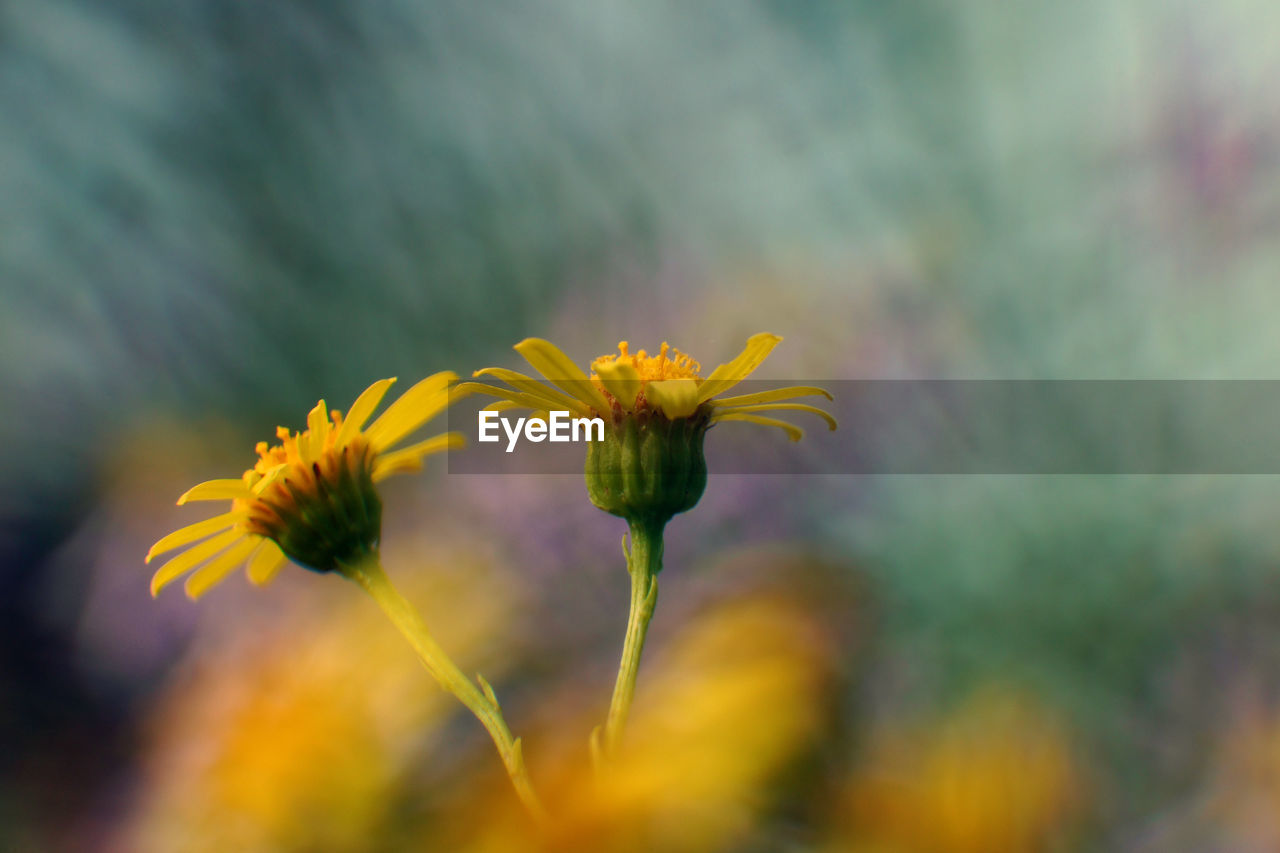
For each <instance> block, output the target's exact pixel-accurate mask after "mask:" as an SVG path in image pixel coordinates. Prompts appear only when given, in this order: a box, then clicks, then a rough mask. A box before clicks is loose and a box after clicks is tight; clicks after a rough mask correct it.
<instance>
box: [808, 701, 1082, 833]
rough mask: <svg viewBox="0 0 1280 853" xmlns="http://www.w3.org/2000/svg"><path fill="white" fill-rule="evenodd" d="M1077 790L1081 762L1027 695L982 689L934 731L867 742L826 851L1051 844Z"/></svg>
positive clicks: (1065, 820) (1064, 823) (901, 733)
mask: <svg viewBox="0 0 1280 853" xmlns="http://www.w3.org/2000/svg"><path fill="white" fill-rule="evenodd" d="M1079 793H1080V773H1079V768H1078V766H1077V764H1076V762H1075V760H1074V759H1073V757H1072V753H1071V749H1070V746H1069V744H1068V741H1067V739H1066V736H1065V733H1064V731H1063V729H1062V728H1061V727H1060V726H1059V724H1058V723H1057V722H1056V721H1055V720H1054V719H1053V718H1052V717H1051V716H1049V715H1048V714H1046V713H1045V712H1043V711H1042V710H1040V709H1038V708H1037V707H1036V706H1035V705H1033V704H1031V703H1029V702H1027V701H1025V700H1021V699H1019V698H1015V697H1013V696H1011V695H1008V694H1005V693H1002V692H990V693H983V694H980V695H978V696H976V697H975V698H973V699H971V700H970V701H969V702H968V703H967V704H966V705H965V706H964V707H962V708H961V709H960V710H959V711H958V712H957V713H955V714H954V715H953V716H952V717H951V718H949V719H947V720H944V721H943V723H942V724H941V726H939V727H938V728H936V729H934V730H916V731H899V732H894V733H892V734H889V735H887V736H884V737H882V738H880V739H878V740H876V741H875V742H873V744H872V746H871V749H870V755H869V758H868V761H867V767H866V769H865V770H864V771H863V772H861V773H860V774H859V775H858V777H857V778H856V779H855V781H854V783H853V786H852V790H851V792H850V796H849V799H848V801H847V802H848V806H849V808H848V811H847V813H846V817H847V819H848V820H849V822H850V825H849V826H847V827H845V828H844V829H845V833H844V834H843V835H842V837H841V839H840V840H838V841H837V842H836V843H835V844H834V845H833V846H832V847H831V848H830V849H831V850H832V851H837V850H839V851H845V850H848V851H865V852H866V853H1032V851H1038V850H1047V849H1053V848H1051V843H1053V842H1056V841H1059V840H1060V834H1061V832H1062V831H1063V830H1064V829H1065V828H1066V827H1067V826H1068V820H1069V818H1070V817H1071V816H1072V812H1073V810H1074V808H1075V806H1076V805H1077V800H1078V795H1079Z"/></svg>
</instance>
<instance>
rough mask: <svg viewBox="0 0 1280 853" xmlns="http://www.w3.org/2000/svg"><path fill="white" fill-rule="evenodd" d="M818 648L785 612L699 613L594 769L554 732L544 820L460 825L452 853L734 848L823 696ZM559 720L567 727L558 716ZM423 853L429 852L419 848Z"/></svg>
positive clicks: (784, 608)
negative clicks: (537, 827)
mask: <svg viewBox="0 0 1280 853" xmlns="http://www.w3.org/2000/svg"><path fill="white" fill-rule="evenodd" d="M827 643H828V639H827V637H826V635H825V634H823V632H821V631H820V630H818V628H817V626H816V625H815V624H814V622H813V620H812V618H811V616H810V615H809V614H808V613H807V612H806V611H805V609H804V608H802V607H801V606H799V605H798V604H797V602H795V601H790V600H787V599H785V598H782V597H779V596H773V595H753V596H744V597H742V598H739V599H737V600H733V601H729V602H724V603H722V604H719V605H716V606H715V607H713V608H711V609H709V610H707V611H705V612H703V613H702V614H700V617H699V618H698V619H697V620H695V621H693V622H692V623H691V624H690V626H689V627H688V628H686V629H685V630H684V631H683V632H682V634H681V635H680V636H679V637H677V638H676V639H675V642H674V643H673V644H672V646H671V647H670V648H668V649H666V650H664V653H663V654H662V655H660V656H659V657H658V658H657V659H656V660H655V661H654V666H653V668H652V670H651V671H650V674H649V680H648V682H647V683H646V689H645V692H644V694H643V697H642V699H641V700H639V701H638V702H637V703H636V706H635V712H634V717H633V720H632V726H631V728H630V729H629V730H628V737H627V740H626V741H625V742H624V743H623V744H622V746H621V748H620V749H619V751H618V753H617V754H616V756H615V757H614V759H613V760H612V761H611V762H610V763H609V764H608V765H606V766H605V767H603V768H594V767H592V766H591V764H590V763H588V761H587V760H586V759H587V757H586V756H585V755H583V754H582V753H583V750H582V748H581V746H580V745H579V744H580V742H579V740H578V736H577V735H576V733H574V731H575V729H576V728H577V726H566V727H565V729H564V731H563V732H557V733H550V734H549V735H548V737H549V738H553V737H555V736H556V735H557V734H558V735H559V739H560V743H559V746H558V747H556V746H554V745H553V746H552V747H550V748H551V749H552V750H556V751H559V752H560V753H561V755H562V757H561V760H560V761H559V762H557V766H556V768H555V769H554V770H551V771H544V773H543V777H544V779H543V781H544V783H545V784H544V785H542V786H541V787H542V789H543V790H544V791H545V792H546V794H547V801H548V810H549V812H550V813H551V815H552V819H551V822H550V823H549V824H548V825H547V826H546V827H544V831H543V833H542V834H541V835H539V836H537V837H530V835H529V834H528V833H527V831H525V829H524V825H523V824H522V823H521V822H520V821H519V820H518V819H517V818H518V815H514V816H513V815H510V814H509V815H508V818H507V819H505V820H500V821H494V820H493V819H492V815H493V814H494V813H495V812H497V809H496V808H491V807H486V808H482V809H480V810H479V812H478V814H480V815H488V816H489V817H488V818H486V819H481V818H480V817H477V818H476V819H474V820H473V822H474V823H476V824H477V825H483V827H484V828H483V829H482V832H481V833H480V837H478V838H477V839H475V840H474V841H472V842H470V843H469V844H465V845H459V848H458V849H466V850H471V851H484V853H503V851H508V850H531V851H544V853H550V851H566V853H568V851H579V850H591V851H596V853H628V851H635V853H641V851H651V850H661V851H664V853H680V851H703V850H721V849H735V848H733V844H734V843H735V842H741V841H742V840H743V839H745V838H749V837H750V834H751V832H752V831H753V829H754V828H755V827H756V826H757V822H758V820H759V819H760V817H761V813H762V811H763V810H765V809H766V808H767V807H768V806H769V804H770V793H771V786H770V781H771V780H772V779H773V778H774V777H775V776H776V774H778V773H779V771H780V770H781V769H782V768H783V767H784V766H786V764H787V762H788V761H790V760H792V759H794V758H795V757H796V756H797V755H799V754H800V752H801V750H803V749H805V748H806V747H808V746H810V745H811V744H813V743H814V741H815V739H816V738H817V737H818V734H819V725H820V722H821V718H822V714H823V708H825V707H826V706H827V703H828V691H829V689H830V679H829V676H830V656H831V654H832V652H831V649H830V648H829V647H828V644H827ZM563 716H570V717H571V716H572V715H562V718H563ZM426 849H434V848H432V847H431V845H429V844H428V845H427V846H426Z"/></svg>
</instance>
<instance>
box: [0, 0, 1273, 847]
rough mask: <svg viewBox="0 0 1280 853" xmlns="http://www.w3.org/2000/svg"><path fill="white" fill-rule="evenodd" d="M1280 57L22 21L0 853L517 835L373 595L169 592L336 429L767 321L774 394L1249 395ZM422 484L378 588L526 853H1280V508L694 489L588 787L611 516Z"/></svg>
mask: <svg viewBox="0 0 1280 853" xmlns="http://www.w3.org/2000/svg"><path fill="white" fill-rule="evenodd" d="M1277 26H1280V12H1278V11H1277V9H1276V7H1275V6H1274V4H1273V3H1268V2H1263V1H1262V0H1224V2H1219V3H1214V4H1200V3H1193V2H1190V1H1189V0H1184V2H1177V1H1176V0H1175V2H1156V0H1124V2H1114V0H1108V2H1103V0H1082V2H1077V3H1069V4H1064V3H1051V2H1047V1H1046V2H1039V1H1037V2H1027V3H1019V4H1003V3H995V2H966V3H953V2H943V1H942V0H906V2H899V3H892V4H889V3H880V2H839V1H838V0H829V2H809V3H783V2H773V0H755V1H754V2H736V1H735V2H730V0H710V2H703V3H698V4H678V3H657V4H627V3H621V2H598V3H590V4H587V3H557V2H532V3H528V2H526V3H515V2H501V1H500V2H496V3H487V4H474V3H433V2H407V1H406V0H387V2H380V3H371V4H358V3H340V2H336V1H335V0H325V2H307V3H303V2H293V0H290V1H289V2H283V0H282V2H272V3H249V2H226V0H170V2H168V3H165V4H154V3H144V2H134V0H112V2H103V0H11V2H6V3H3V4H0V107H2V108H3V112H4V114H5V116H6V117H7V118H6V121H5V129H4V131H3V133H0V224H2V227H0V402H2V403H3V410H4V417H3V418H2V419H0V446H3V447H4V452H3V453H2V454H0V848H3V849H6V850H24V851H25V850H39V851H45V850H62V849H68V850H108V851H135V850H137V851H147V850H155V851H177V850H264V851H270V850H284V851H293V850H299V851H300V850H401V849H433V850H510V849H523V848H525V847H527V846H529V845H531V844H533V841H532V840H531V838H530V836H529V834H528V831H527V828H526V827H525V826H524V825H523V824H522V823H521V820H522V819H521V816H520V815H519V813H518V812H517V811H516V810H515V806H514V798H513V797H512V796H511V795H510V791H509V789H508V787H507V782H506V779H505V777H504V776H503V775H502V772H501V768H500V765H499V764H498V762H497V760H496V759H495V757H494V755H493V752H492V747H491V745H490V744H489V743H488V741H487V739H486V737H485V735H484V732H483V731H482V730H481V729H480V727H479V725H478V724H476V722H475V721H474V720H473V719H472V718H470V717H469V716H467V715H466V714H465V713H463V712H461V711H460V710H459V709H458V708H457V707H456V706H455V705H454V704H451V702H450V701H446V700H447V697H444V696H443V695H442V694H441V693H440V691H438V690H437V689H435V688H434V686H433V685H432V684H431V683H430V682H429V681H428V680H427V678H426V677H425V674H424V673H423V672H422V671H421V669H420V667H419V665H418V664H417V662H416V661H415V659H414V658H413V657H412V655H411V654H410V652H409V651H408V649H407V647H405V646H404V644H403V643H402V642H401V640H400V638H399V637H398V636H397V635H395V634H394V632H393V631H392V629H391V628H390V627H389V626H387V625H385V624H384V623H383V622H382V621H380V618H379V614H378V613H377V612H376V610H375V608H374V607H373V605H372V604H370V603H369V602H368V601H367V600H366V599H365V598H364V597H363V596H361V595H360V594H358V592H357V591H356V590H355V588H354V587H351V586H350V585H349V584H346V583H344V582H343V581H341V580H340V579H338V578H334V577H322V576H317V575H313V574H310V573H307V572H304V571H301V570H297V569H292V568H290V569H286V571H284V572H283V573H282V575H281V576H280V577H279V578H278V579H277V581H276V582H274V583H273V584H272V585H271V586H269V587H267V588H265V589H261V590H259V589H254V588H251V587H250V586H249V585H248V584H247V583H246V582H245V581H244V580H243V579H242V577H240V576H236V577H233V578H232V579H230V580H228V581H227V582H225V583H223V584H222V585H220V586H219V587H218V588H217V589H215V590H214V591H213V592H211V593H210V594H209V595H208V596H207V597H206V598H205V599H203V600H202V601H201V602H200V603H199V604H193V603H191V602H190V601H188V600H187V599H186V598H184V597H183V596H182V594H181V593H180V592H178V591H177V590H170V591H167V592H166V593H165V594H163V595H161V596H160V597H159V599H158V600H155V601H153V600H152V599H151V597H150V596H149V594H148V589H147V583H148V578H149V574H150V572H149V570H148V568H147V567H145V566H144V565H143V563H142V558H143V555H144V554H145V553H146V549H147V547H148V546H149V545H150V544H151V543H152V542H153V541H155V540H156V539H158V538H159V537H160V536H162V535H164V534H165V533H167V532H169V531H170V530H173V529H175V528H177V527H179V526H181V525H183V524H186V523H189V522H191V521H195V520H198V518H200V517H203V516H201V515H200V514H199V511H198V508H194V507H188V508H185V509H179V508H176V507H174V505H173V502H174V500H175V499H176V498H177V496H178V495H179V494H181V492H182V491H183V490H184V489H185V488H186V487H188V486H189V485H191V484H193V483H195V482H198V481H200V480H203V479H207V478H210V477H221V476H234V475H235V473H237V472H239V471H240V470H242V469H243V468H245V467H247V466H248V465H249V463H250V462H251V461H252V458H253V456H252V453H251V450H252V448H253V445H254V443H255V442H256V441H258V440H260V439H268V438H271V437H272V436H273V435H274V427H275V426H276V425H277V424H286V425H289V426H292V427H295V428H296V427H300V426H301V425H302V422H303V419H304V415H305V412H306V411H307V410H308V409H309V408H310V407H311V406H312V405H314V403H315V401H316V400H317V399H318V398H321V397H324V398H325V399H327V400H328V401H329V404H330V405H331V406H334V407H338V408H343V409H345V408H346V407H347V406H348V405H349V404H350V401H351V400H352V399H353V398H354V397H355V395H356V394H357V393H358V392H359V391H360V390H362V389H363V388H364V387H365V386H366V385H367V384H369V382H371V381H372V380H374V379H376V378H380V377H383V376H391V375H396V376H399V377H401V378H402V381H412V380H415V379H417V378H419V377H421V376H425V375H427V374H429V373H432V372H435V371H437V370H443V369H453V370H456V371H458V372H460V373H467V372H469V371H471V370H473V369H475V368H478V367H482V366H486V365H490V364H500V365H503V366H508V367H515V366H518V365H517V359H516V356H515V355H514V353H512V352H511V351H510V347H511V345H512V344H513V343H515V342H516V341H518V340H520V339H521V338H523V337H525V336H529V335H536V336H540V337H546V338H549V339H551V340H554V341H556V342H557V343H558V344H560V345H561V346H562V347H563V348H564V349H565V350H566V351H567V352H568V353H570V354H571V355H572V356H573V357H574V358H575V359H577V360H579V361H580V362H583V363H585V362H586V361H588V360H589V359H590V358H592V357H594V356H597V355H601V354H604V353H606V352H609V351H611V350H612V349H613V348H614V346H615V344H616V343H617V341H619V340H621V339H626V340H629V341H631V342H632V344H633V346H635V347H639V346H647V347H649V348H651V349H652V348H654V347H656V346H657V345H658V344H660V343H661V342H662V341H663V340H669V341H671V343H672V344H673V345H675V346H678V347H680V348H681V349H683V350H685V351H687V352H690V353H692V354H693V355H694V357H695V358H698V359H699V360H700V361H702V363H703V364H704V366H706V367H707V368H708V369H709V368H710V367H712V366H714V365H715V364H718V363H720V362H722V361H726V360H728V359H729V358H731V357H732V356H733V355H735V354H736V353H737V352H738V350H739V349H740V348H741V346H742V343H743V341H744V340H745V338H746V337H747V336H749V335H750V334H753V333H755V332H758V331H765V330H767V331H771V332H775V333H778V334H781V335H783V336H784V337H785V338H786V341H785V343H783V344H782V346H781V347H780V348H779V349H778V350H777V351H776V352H775V354H774V355H773V356H772V357H771V358H770V360H769V362H768V363H767V364H766V366H765V368H763V369H762V371H761V374H760V376H761V377H762V378H787V379H804V380H805V381H809V382H816V381H819V380H823V379H828V380H836V379H864V378H880V379H894V378H1036V379H1058V378H1061V379H1068V378H1070V379H1079V378H1100V379H1105V378H1143V379H1173V378H1221V379H1239V378H1280V376H1278V373H1280V371H1277V369H1276V367H1275V365H1276V364H1277V363H1278V362H1277V359H1278V358H1280V335H1277V334H1276V333H1275V329H1276V320H1277V316H1280V315H1278V314H1277V312H1278V311H1280V296H1278V295H1277V281H1280V242H1278V241H1277V239H1276V233H1277V232H1276V228H1277V224H1278V222H1280V105H1278V102H1277V101H1276V98H1275V96H1274V88H1275V86H1274V81H1275V80H1276V78H1277V74H1278V73H1280V40H1277V38H1276V37H1275V36H1276V32H1277ZM739 427H741V428H744V429H745V428H747V427H745V426H743V425H736V424H728V425H725V426H724V427H722V428H717V429H718V430H719V429H724V430H726V431H727V430H730V429H734V428H739ZM716 437H717V436H716V433H715V432H713V433H712V434H711V436H710V437H709V441H711V442H714V441H715V440H716ZM776 438H777V440H778V441H779V442H780V443H785V439H784V437H783V436H781V435H780V434H779V435H778V436H777V437H776ZM846 438H847V440H848V441H850V442H856V441H857V436H856V435H847V436H846ZM431 467H432V468H433V469H434V470H432V471H428V473H427V474H426V475H425V476H423V477H416V478H403V479H399V480H396V481H393V482H391V483H389V484H388V486H387V488H386V489H385V492H384V496H385V502H386V505H387V519H386V525H385V531H384V537H383V538H384V542H385V554H384V557H385V562H386V565H387V567H388V571H389V572H390V574H391V575H392V577H393V578H394V579H395V580H396V581H397V582H398V583H399V584H401V585H402V587H403V588H404V589H405V591H406V594H408V595H409V597H410V598H412V599H413V600H414V601H415V603H418V604H419V605H420V606H421V607H422V609H423V611H424V613H425V615H426V617H427V620H428V622H429V623H430V624H431V625H432V626H433V628H434V630H435V631H436V633H437V636H438V639H439V640H440V642H441V643H442V644H443V645H444V646H445V647H446V648H448V649H449V650H450V651H451V652H452V653H453V654H454V656H455V657H456V658H457V659H458V661H459V663H460V664H461V666H462V667H463V669H464V670H468V671H475V670H480V671H482V672H483V673H484V674H485V676H486V677H487V678H488V680H489V681H491V682H492V683H493V685H494V686H495V688H496V690H497V692H498V694H499V696H500V697H501V698H502V701H503V705H504V708H505V709H506V713H507V718H508V720H509V721H510V723H511V725H512V728H513V729H514V730H515V731H516V732H517V733H519V734H522V735H524V739H525V740H524V742H525V751H526V755H527V757H528V761H529V765H530V769H531V772H532V775H533V777H534V779H535V781H536V782H537V783H539V785H540V786H542V787H543V788H544V794H545V796H546V798H547V799H548V801H549V802H550V804H551V805H552V808H553V810H554V811H555V812H556V814H557V815H558V819H557V823H556V825H555V828H554V832H553V833H552V834H551V836H549V837H548V838H547V839H546V840H545V842H544V847H545V849H555V850H559V849H564V850H583V849H597V850H743V851H780V850H796V851H799V850H818V851H973V853H1000V851H1039V850H1045V851H1063V850H1121V851H1157V850H1158V851H1171V850H1172V851H1182V850H1186V851H1255V850H1256V851H1271V850H1275V849H1280V817H1277V815H1280V808H1277V807H1278V806H1280V572H1277V568H1280V566H1278V563H1280V532H1278V528H1277V525H1276V524H1275V522H1274V519H1275V517H1276V513H1277V511H1280V499H1278V498H1277V495H1278V494H1280V492H1278V487H1280V484H1277V483H1276V482H1275V479H1274V478H1272V477H1262V476H1256V477H1212V476H1199V477H1185V476H1184V477H1132V476H1131V477H1118V476H1117V477H1102V476H1093V477H1083V476H1081V477H1070V476H1056V477H1029V476H1028V477H976V476H970V477H905V476H903V477H853V476H832V477H821V476H805V477H792V478H785V477H749V476H746V477H728V476H724V477H714V476H713V477H712V479H711V483H710V485H709V487H708V490H707V493H706V496H705V498H704V499H703V501H702V503H701V505H699V506H698V507H697V508H696V509H695V510H694V511H693V512H691V513H688V514H686V515H684V516H680V517H678V518H677V519H676V520H675V521H674V522H673V523H672V524H671V526H670V528H669V535H668V542H667V549H666V566H667V568H666V571H665V572H664V573H663V575H662V596H661V601H660V604H659V607H658V615H657V618H656V620H655V622H654V625H653V629H652V631H651V633H650V646H649V648H648V649H647V650H646V659H645V666H644V668H643V669H642V672H641V678H640V685H639V698H638V704H637V708H636V717H635V721H634V724H633V729H632V731H631V736H632V740H633V743H634V748H633V750H632V752H631V753H629V755H628V757H627V758H626V759H625V760H624V761H623V762H622V766H621V768H620V769H619V770H618V774H617V778H616V779H615V780H614V782H613V783H612V784H610V785H599V784H596V783H595V782H594V781H593V779H592V777H591V776H590V773H589V771H588V770H587V768H586V764H585V761H586V734H587V732H589V731H590V728H591V726H592V725H594V723H595V722H597V721H599V720H600V719H601V718H602V715H603V711H604V708H605V707H606V704H607V702H608V696H609V691H610V689H611V685H612V680H613V675H614V671H615V667H616V664H617V654H618V651H619V648H620V643H621V636H622V629H623V625H624V620H625V612H626V604H627V595H628V591H627V578H626V575H625V573H624V571H623V562H622V555H621V554H620V553H619V547H618V541H619V539H620V537H621V534H622V524H621V522H620V521H619V520H618V519H615V518H612V517H610V516H607V515H605V514H604V513H601V512H599V511H597V510H595V509H594V508H593V507H591V506H590V504H589V503H588V502H587V500H586V496H585V489H584V487H583V485H582V482H581V480H580V479H579V478H575V477H550V476H548V477H533V476H527V477H506V478H503V477H484V476H457V475H454V476H449V475H446V474H444V473H443V472H442V470H441V469H442V468H443V466H442V465H440V464H433V465H432V466H431Z"/></svg>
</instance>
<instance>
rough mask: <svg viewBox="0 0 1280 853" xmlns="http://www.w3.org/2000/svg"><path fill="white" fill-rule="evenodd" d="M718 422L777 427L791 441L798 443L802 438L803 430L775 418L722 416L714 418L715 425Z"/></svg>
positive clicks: (744, 415)
mask: <svg viewBox="0 0 1280 853" xmlns="http://www.w3.org/2000/svg"><path fill="white" fill-rule="evenodd" d="M720 421H747V422H749V423H753V424H760V425H761V426H771V427H777V428H778V429H780V430H783V431H784V432H786V434H787V438H789V439H791V440H792V441H799V440H800V439H801V438H803V437H804V430H802V429H800V427H798V426H795V425H794V424H789V423H787V422H786V421H780V420H777V419H775V418H762V417H760V416H759V415H747V414H723V415H720V416H719V417H717V418H716V422H717V423H719V422H720Z"/></svg>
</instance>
